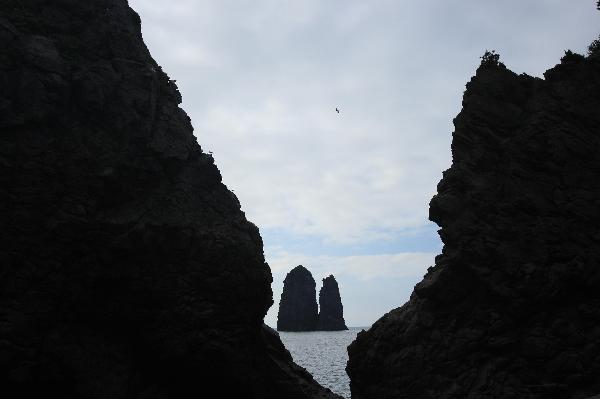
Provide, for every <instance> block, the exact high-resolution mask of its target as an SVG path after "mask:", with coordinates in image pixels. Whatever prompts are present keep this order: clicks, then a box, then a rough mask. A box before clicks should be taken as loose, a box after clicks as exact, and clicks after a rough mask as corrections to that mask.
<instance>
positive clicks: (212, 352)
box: [0, 0, 339, 399]
mask: <svg viewBox="0 0 600 399" xmlns="http://www.w3.org/2000/svg"><path fill="white" fill-rule="evenodd" d="M164 7H165V8H168V7H169V5H167V4H165V5H164ZM0 42H1V43H2V50H0V87H1V90H0V132H1V134H0V220H1V221H2V222H1V223H0V224H1V225H2V228H1V229H0V392H1V393H0V394H1V395H2V397H3V398H24V399H30V398H89V399H132V398H145V399H174V398H192V397H193V398H201V397H211V398H269V399H280V398H303V399H317V398H318V399H325V398H339V397H338V396H337V395H334V394H332V393H331V392H330V391H329V390H326V389H324V388H322V387H320V386H319V385H318V384H317V383H316V382H315V381H314V380H313V378H312V377H311V376H310V374H308V373H307V372H306V371H305V370H304V369H302V368H300V367H299V366H297V365H295V364H294V363H293V362H292V358H291V355H290V353H289V352H288V351H286V350H285V348H284V346H283V344H282V343H281V341H280V339H279V337H278V335H277V333H276V332H274V331H273V330H271V329H270V328H268V327H266V326H264V324H263V318H264V316H265V314H266V312H267V310H268V309H269V307H270V306H271V304H272V302H273V301H272V292H271V288H270V285H271V281H272V278H271V272H270V270H269V267H268V265H267V264H266V263H265V259H264V256H263V244H262V240H261V237H260V235H259V232H258V229H257V228H256V226H255V225H253V224H252V223H250V222H249V221H248V220H246V218H245V216H244V213H243V212H242V211H241V210H240V203H239V202H238V199H237V198H236V196H235V195H234V194H233V193H232V192H230V191H229V190H228V189H227V187H225V185H224V184H223V183H222V182H221V174H220V173H219V170H218V169H217V166H216V165H215V164H214V160H213V158H212V156H210V154H207V153H205V152H204V151H202V149H201V148H200V145H199V144H198V143H197V141H196V138H195V136H194V134H193V132H192V125H191V123H190V119H189V117H188V116H187V115H186V113H185V112H184V111H183V110H182V109H181V108H179V104H180V103H181V95H180V93H179V91H178V89H177V86H176V85H175V82H174V81H173V80H172V79H170V78H169V77H168V76H167V75H166V74H165V73H164V72H163V70H162V69H161V67H160V66H159V65H158V64H157V63H156V62H155V61H154V59H153V58H152V57H151V56H150V53H149V51H148V49H147V48H146V46H145V45H144V42H143V41H142V33H141V27H140V18H139V16H138V14H136V13H135V12H134V11H133V10H131V9H130V8H129V6H128V5H127V1H126V0H85V1H81V0H60V1H36V0H28V1H19V0H3V1H0Z"/></svg>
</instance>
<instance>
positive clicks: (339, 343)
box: [279, 327, 366, 399]
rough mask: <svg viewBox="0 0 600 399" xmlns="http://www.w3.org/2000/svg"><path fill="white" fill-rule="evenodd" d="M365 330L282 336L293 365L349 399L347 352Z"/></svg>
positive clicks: (281, 333) (283, 333)
mask: <svg viewBox="0 0 600 399" xmlns="http://www.w3.org/2000/svg"><path fill="white" fill-rule="evenodd" d="M362 329H363V328H362V327H351V328H350V330H348V331H311V332H283V331H280V332H279V336H280V337H281V341H283V344H284V345H285V347H286V348H287V349H288V350H289V351H290V353H291V354H292V357H293V358H294V361H295V362H296V363H297V364H299V365H300V366H302V367H304V368H305V369H307V370H308V371H309V372H310V373H311V374H312V375H313V377H315V380H317V382H318V383H319V384H321V385H323V386H324V387H327V388H329V389H331V390H332V391H333V392H335V393H337V394H338V395H342V396H343V397H344V398H347V399H350V379H349V378H348V374H346V370H345V368H346V363H347V362H348V352H347V350H346V348H347V347H348V345H350V343H351V342H352V341H354V339H355V338H356V335H357V334H358V333H359V331H360V330H362ZM365 329H366V328H365Z"/></svg>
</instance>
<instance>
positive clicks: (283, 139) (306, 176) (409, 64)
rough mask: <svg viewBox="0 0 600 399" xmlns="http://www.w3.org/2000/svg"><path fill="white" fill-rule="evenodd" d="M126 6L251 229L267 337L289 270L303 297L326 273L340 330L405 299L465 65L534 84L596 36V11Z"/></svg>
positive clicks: (422, 247) (312, 1) (512, 3)
mask: <svg viewBox="0 0 600 399" xmlns="http://www.w3.org/2000/svg"><path fill="white" fill-rule="evenodd" d="M129 3H130V5H131V7H132V8H133V9H134V10H136V11H137V12H138V13H139V14H140V16H141V18H142V34H143V37H144V40H145V42H146V45H147V46H148V48H149V49H150V52H151V53H152V55H153V57H154V58H155V59H156V60H157V62H158V63H159V64H160V65H161V66H162V67H163V69H164V70H165V71H166V72H167V73H168V74H169V76H170V77H171V79H175V80H176V81H177V85H178V86H179V89H180V91H181V93H182V95H183V104H182V108H183V109H184V110H185V111H186V112H187V113H188V114H189V115H190V117H191V119H192V123H193V125H194V129H195V135H196V137H197V138H198V142H199V143H200V145H201V146H202V148H203V150H204V151H205V152H208V151H211V152H212V153H213V156H214V158H215V161H216V164H217V166H218V167H219V169H220V171H221V174H222V176H223V182H224V183H225V184H226V185H227V187H228V188H229V189H230V190H232V191H233V192H234V193H235V194H236V196H237V197H238V198H239V200H240V202H241V204H242V210H243V211H244V212H245V214H246V216H247V218H248V219H249V220H250V221H252V222H253V223H255V224H256V225H257V226H258V227H259V229H260V233H261V236H262V238H263V242H264V252H265V258H266V260H267V262H268V263H269V265H270V267H271V270H272V273H273V285H272V288H273V298H274V301H275V303H274V305H273V306H272V307H271V309H270V310H269V313H268V314H267V316H266V318H265V322H266V323H267V324H269V325H271V326H275V325H276V320H277V308H278V304H279V299H280V296H281V291H282V287H283V279H284V278H285V275H286V273H287V272H289V271H290V270H291V269H292V268H293V267H294V266H296V265H298V264H302V265H304V266H305V267H307V268H308V269H309V270H310V271H311V272H312V274H313V276H314V277H315V280H316V281H317V292H318V290H319V289H320V287H321V279H322V278H324V277H326V276H328V275H329V274H333V275H334V276H335V277H336V279H337V280H338V283H339V285H340V291H341V296H342V301H343V304H344V316H345V319H346V323H347V325H349V326H356V327H359V326H360V327H368V326H370V325H371V324H372V323H373V322H375V321H376V320H377V319H378V318H379V317H381V316H383V315H384V314H385V313H387V312H388V311H390V310H392V309H394V308H397V307H399V306H401V305H402V304H403V303H404V302H406V301H407V300H408V298H409V296H410V294H411V292H412V289H413V286H414V285H415V284H416V283H417V282H419V281H420V280H421V279H422V277H423V275H424V274H425V272H426V270H427V268H428V267H429V266H432V265H433V264H434V257H435V255H437V254H439V253H440V251H441V248H442V244H441V242H440V240H439V237H438V234H437V229H438V228H437V226H436V225H435V224H434V223H432V222H429V221H428V208H429V205H428V204H429V200H430V199H431V197H432V196H433V195H434V194H435V192H436V185H437V183H438V182H439V180H440V179H441V176H442V172H443V171H444V170H445V169H447V168H449V167H450V164H451V160H452V157H451V153H450V143H451V139H452V131H453V125H452V119H453V118H454V117H455V116H456V115H457V114H458V112H459V111H460V108H461V101H462V94H463V92H464V89H465V84H466V83H467V82H468V81H469V79H470V78H471V76H473V75H474V73H475V70H476V68H477V66H478V65H479V62H480V59H479V57H480V56H481V55H482V54H483V53H484V52H485V51H486V50H492V49H493V50H496V51H497V52H498V53H499V54H500V55H501V61H503V62H504V63H505V64H506V66H507V67H508V68H510V69H512V70H513V71H515V72H517V73H527V74H529V75H533V76H539V77H541V76H542V74H543V72H544V71H545V70H546V69H548V68H550V67H552V66H554V65H555V64H556V63H558V62H559V59H560V57H561V56H562V55H563V54H564V50H566V49H571V50H573V51H576V52H579V53H582V54H583V53H585V51H586V48H587V46H588V45H589V43H590V42H591V41H592V40H593V39H594V38H596V37H598V33H599V32H600V29H599V27H600V24H599V22H600V12H597V11H596V10H595V0H568V1H567V0H504V1H498V0H493V1H492V0H460V1H459V0H410V1H408V0H404V1H403V0H394V1H392V0H370V1H368V2H366V1H356V0H344V1H341V0H327V1H323V0H296V1H291V0H287V1H286V0H278V1H275V0H253V1H246V0H235V1H233V0H170V1H169V2H164V1H162V0H130V1H129ZM336 107H337V108H339V109H340V113H339V114H338V113H337V112H336V111H335V108H336Z"/></svg>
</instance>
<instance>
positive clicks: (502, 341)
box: [347, 52, 600, 399]
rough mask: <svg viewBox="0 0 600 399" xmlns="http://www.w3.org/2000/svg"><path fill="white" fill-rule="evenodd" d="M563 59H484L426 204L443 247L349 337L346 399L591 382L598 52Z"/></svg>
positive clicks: (597, 296) (596, 385)
mask: <svg viewBox="0 0 600 399" xmlns="http://www.w3.org/2000/svg"><path fill="white" fill-rule="evenodd" d="M561 61H562V62H561V63H560V64H559V65H557V66H555V67H554V68H552V69H550V70H548V71H547V72H546V73H545V74H544V79H539V78H534V77H531V76H527V75H524V74H521V75H517V74H515V73H513V72H511V71H510V70H508V69H507V68H506V67H505V66H504V65H502V64H501V63H499V62H498V59H497V57H496V56H495V55H494V54H487V57H484V60H483V62H482V64H481V66H480V67H479V68H478V70H477V73H476V75H475V77H473V78H472V79H471V81H470V82H469V83H468V85H467V90H466V92H465V94H464V97H463V108H462V111H461V112H460V114H459V115H458V116H457V117H456V119H455V120H454V125H455V131H454V133H453V140H452V156H453V162H452V166H451V168H450V169H449V170H447V171H445V172H444V174H443V179H442V180H441V181H440V183H439V184H438V193H437V195H436V196H435V197H434V198H433V199H432V200H431V204H430V209H429V217H430V219H431V220H432V221H434V222H436V223H437V224H438V225H439V226H440V227H441V230H440V237H441V239H442V241H443V243H444V249H443V251H442V254H441V255H439V256H437V257H436V260H435V266H433V267H431V268H430V269H429V270H428V272H427V275H426V276H425V278H424V280H423V281H422V282H420V283H419V284H417V286H416V287H415V289H414V291H413V293H412V295H411V298H410V301H409V302H408V303H406V304H405V305H404V306H402V307H401V308H398V309H396V310H393V311H391V312H390V313H388V314H386V315H385V316H383V317H382V318H381V319H379V320H378V321H377V322H376V323H375V324H374V325H373V326H372V327H371V328H370V329H369V330H368V331H366V332H362V333H360V334H359V335H358V338H357V340H356V341H355V342H354V343H352V344H351V345H350V347H349V349H348V352H349V356H350V360H349V362H348V366H347V371H348V374H349V376H350V378H351V390H352V398H353V399H390V398H420V399H434V398H435V399H439V398H464V399H478V398H520V399H543V398H561V399H579V398H588V397H592V396H593V397H597V396H595V395H598V394H599V393H600V378H599V376H600V265H599V263H598V259H599V258H600V206H599V198H600V179H599V178H598V176H600V156H599V154H600V112H599V110H600V60H599V57H598V55H595V56H594V55H590V56H588V57H584V56H582V55H578V54H573V53H571V52H567V54H566V55H565V56H564V57H563V58H562V60H561Z"/></svg>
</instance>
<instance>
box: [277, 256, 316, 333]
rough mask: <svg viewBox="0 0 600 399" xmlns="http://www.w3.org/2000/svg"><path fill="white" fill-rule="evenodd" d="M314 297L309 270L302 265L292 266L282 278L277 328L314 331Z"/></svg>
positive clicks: (314, 286)
mask: <svg viewBox="0 0 600 399" xmlns="http://www.w3.org/2000/svg"><path fill="white" fill-rule="evenodd" d="M316 298H317V289H316V283H315V279H314V278H313V276H312V274H311V272H310V271H308V269H306V268H305V267H304V266H302V265H300V266H296V267H295V268H293V269H292V270H291V271H290V272H289V273H288V274H287V276H285V280H283V292H282V293H281V301H280V302H279V313H278V314H277V330H279V331H314V329H315V327H316V325H317V317H318V307H317V299H316Z"/></svg>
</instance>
